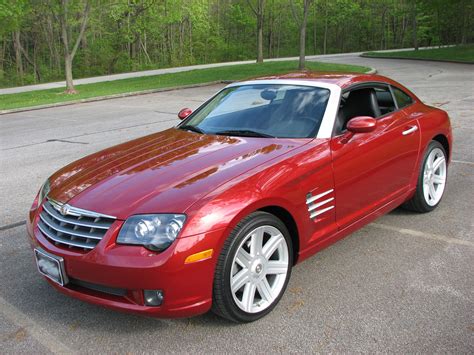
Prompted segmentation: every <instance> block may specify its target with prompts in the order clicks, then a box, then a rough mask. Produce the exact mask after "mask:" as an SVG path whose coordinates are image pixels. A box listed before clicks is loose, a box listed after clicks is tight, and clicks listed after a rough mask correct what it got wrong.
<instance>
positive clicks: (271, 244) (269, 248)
mask: <svg viewBox="0 0 474 355" xmlns="http://www.w3.org/2000/svg"><path fill="white" fill-rule="evenodd" d="M281 242H283V236H282V235H281V234H278V235H275V236H272V237H271V238H270V239H269V240H268V241H267V242H266V243H265V245H264V246H263V249H262V254H263V256H264V257H265V258H266V259H267V260H268V259H270V257H271V256H272V255H273V253H274V252H275V250H277V248H278V247H279V246H280V244H281Z"/></svg>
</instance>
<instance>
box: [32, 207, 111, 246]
mask: <svg viewBox="0 0 474 355" xmlns="http://www.w3.org/2000/svg"><path fill="white" fill-rule="evenodd" d="M114 221H115V217H112V216H108V215H103V214H100V213H97V212H92V211H86V210H83V209H80V208H76V207H73V206H69V205H65V204H62V203H60V202H57V201H54V200H50V199H48V200H46V201H45V202H44V204H43V210H42V211H41V213H40V219H39V221H38V228H39V230H40V231H41V233H43V235H44V236H45V237H46V238H47V239H49V240H50V241H51V242H53V243H54V244H56V245H58V246H62V247H67V248H80V249H82V250H86V251H89V250H91V249H94V247H95V246H96V245H97V244H98V243H99V242H100V241H101V240H102V238H103V237H104V236H105V234H106V233H107V231H108V229H109V228H110V226H111V225H112V223H114Z"/></svg>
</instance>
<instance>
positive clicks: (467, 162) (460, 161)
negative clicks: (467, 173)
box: [451, 159, 474, 165]
mask: <svg viewBox="0 0 474 355" xmlns="http://www.w3.org/2000/svg"><path fill="white" fill-rule="evenodd" d="M451 161H452V162H453V163H459V164H467V165H474V162H472V161H465V160H454V159H453V160H451Z"/></svg>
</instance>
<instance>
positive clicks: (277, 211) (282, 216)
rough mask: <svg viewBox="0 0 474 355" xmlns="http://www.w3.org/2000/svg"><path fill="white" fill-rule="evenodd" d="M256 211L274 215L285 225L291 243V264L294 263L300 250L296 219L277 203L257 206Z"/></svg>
mask: <svg viewBox="0 0 474 355" xmlns="http://www.w3.org/2000/svg"><path fill="white" fill-rule="evenodd" d="M257 211H262V212H267V213H270V214H272V215H274V216H275V217H277V218H278V219H279V220H281V221H282V222H283V224H284V225H285V226H286V228H287V229H288V232H289V233H290V237H291V242H292V243H293V265H295V264H296V263H297V262H298V255H299V251H300V238H299V232H298V225H297V224H296V221H295V219H294V218H293V216H292V215H291V213H290V212H289V211H288V210H286V209H285V208H283V207H281V206H277V205H272V206H265V207H262V208H259V209H258V210H257Z"/></svg>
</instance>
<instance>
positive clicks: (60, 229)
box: [40, 213, 103, 240]
mask: <svg viewBox="0 0 474 355" xmlns="http://www.w3.org/2000/svg"><path fill="white" fill-rule="evenodd" d="M40 218H41V220H42V221H43V223H44V224H46V225H47V226H48V227H50V228H52V229H54V230H55V231H56V232H59V233H64V234H70V235H72V236H75V237H80V238H84V239H95V240H102V238H103V236H99V235H96V234H92V233H90V234H86V233H82V232H78V231H75V230H72V229H69V228H64V227H61V226H55V225H54V224H53V222H51V221H48V220H47V219H46V218H45V217H43V215H42V214H41V213H40Z"/></svg>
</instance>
